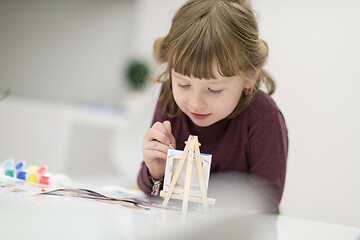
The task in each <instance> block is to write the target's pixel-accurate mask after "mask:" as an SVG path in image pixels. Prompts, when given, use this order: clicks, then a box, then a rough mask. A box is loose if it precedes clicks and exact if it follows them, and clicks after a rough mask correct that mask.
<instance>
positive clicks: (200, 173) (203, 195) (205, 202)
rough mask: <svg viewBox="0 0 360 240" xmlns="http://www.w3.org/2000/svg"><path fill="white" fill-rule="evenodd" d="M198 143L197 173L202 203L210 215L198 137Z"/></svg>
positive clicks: (196, 155) (196, 152)
mask: <svg viewBox="0 0 360 240" xmlns="http://www.w3.org/2000/svg"><path fill="white" fill-rule="evenodd" d="M196 142H197V145H196V147H195V161H196V166H197V172H198V177H199V183H200V191H201V198H202V203H203V206H204V212H205V213H209V205H208V199H207V196H206V189H205V182H204V173H203V170H202V165H201V156H200V149H199V144H198V139H197V137H196Z"/></svg>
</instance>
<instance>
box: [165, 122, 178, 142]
mask: <svg viewBox="0 0 360 240" xmlns="http://www.w3.org/2000/svg"><path fill="white" fill-rule="evenodd" d="M163 125H164V127H165V129H166V131H167V134H168V137H169V140H170V144H171V145H172V146H173V147H174V148H176V140H175V137H174V135H173V134H172V132H171V123H170V122H169V121H167V120H166V121H164V122H163Z"/></svg>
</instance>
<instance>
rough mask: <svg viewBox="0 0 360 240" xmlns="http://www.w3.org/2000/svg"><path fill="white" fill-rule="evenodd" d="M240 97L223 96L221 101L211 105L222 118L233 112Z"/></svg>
mask: <svg viewBox="0 0 360 240" xmlns="http://www.w3.org/2000/svg"><path fill="white" fill-rule="evenodd" d="M239 99H240V96H237V95H232V96H229V95H227V96H224V97H223V98H222V99H218V100H217V101H214V102H213V103H212V104H213V106H215V107H216V109H217V111H218V112H219V113H220V114H221V115H224V116H227V115H229V114H230V113H232V112H233V111H234V109H235V108H236V106H237V104H238V102H239Z"/></svg>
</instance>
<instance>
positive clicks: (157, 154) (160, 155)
mask: <svg viewBox="0 0 360 240" xmlns="http://www.w3.org/2000/svg"><path fill="white" fill-rule="evenodd" d="M144 155H145V156H144V157H145V158H146V159H149V160H150V159H151V160H155V159H161V160H164V161H165V160H166V157H167V154H166V153H164V152H161V151H156V150H147V151H146V153H145V154H144Z"/></svg>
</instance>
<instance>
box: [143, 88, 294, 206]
mask: <svg viewBox="0 0 360 240" xmlns="http://www.w3.org/2000/svg"><path fill="white" fill-rule="evenodd" d="M162 107H163V104H162V103H161V102H159V101H158V103H157V106H156V110H155V114H154V118H153V123H155V122H157V121H159V122H163V121H164V120H169V121H170V122H171V128H172V134H173V135H174V136H175V139H176V147H177V149H184V145H185V143H184V142H185V141H186V140H187V139H188V137H189V135H190V134H191V135H196V136H198V138H199V142H200V143H201V147H200V151H201V152H202V153H209V154H212V162H211V169H210V171H211V173H215V172H243V173H248V174H249V175H250V176H255V177H257V179H259V180H261V181H257V184H258V185H261V186H265V187H268V188H270V189H271V190H272V192H273V194H272V195H271V197H270V198H269V199H268V203H269V205H270V207H271V209H272V211H275V212H276V211H277V209H278V206H279V203H280V200H281V197H282V193H283V189H284V183H285V173H286V159H287V152H288V137H287V128H286V125H285V120H284V117H283V115H282V113H281V111H280V110H279V108H278V107H277V105H276V104H275V102H274V100H273V99H272V98H271V97H270V96H269V95H268V94H266V93H264V92H263V91H259V92H258V93H257V94H256V95H255V96H254V98H253V100H252V102H251V103H250V105H249V106H248V107H246V108H245V109H244V110H243V111H242V112H241V113H240V114H239V115H238V116H237V117H235V118H233V119H223V120H221V121H219V122H217V123H215V124H213V125H211V126H208V127H199V126H197V125H195V124H194V123H193V122H192V121H191V120H190V118H189V117H187V116H186V115H185V114H184V113H181V114H180V115H178V116H177V117H175V118H169V117H167V116H162V114H161V110H162ZM148 176H149V175H148V170H147V167H146V165H145V163H144V162H143V163H142V166H141V169H140V172H139V175H138V184H139V187H140V189H142V190H143V191H144V192H145V193H147V194H150V192H151V189H152V186H153V184H152V183H151V181H150V180H149V177H148ZM210 176H211V175H210Z"/></svg>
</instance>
